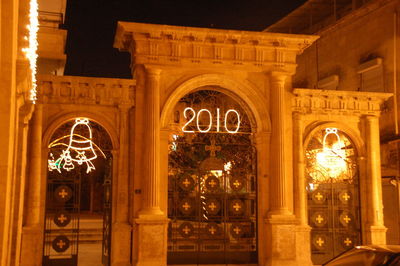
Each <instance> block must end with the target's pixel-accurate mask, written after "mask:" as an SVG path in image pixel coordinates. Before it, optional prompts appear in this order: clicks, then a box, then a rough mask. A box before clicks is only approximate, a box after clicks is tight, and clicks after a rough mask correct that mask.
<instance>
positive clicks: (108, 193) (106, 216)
mask: <svg viewBox="0 0 400 266" xmlns="http://www.w3.org/2000/svg"><path fill="white" fill-rule="evenodd" d="M110 156H111V154H110ZM111 162H112V161H111V160H109V161H107V162H106V168H105V173H104V199H103V203H104V205H103V206H104V208H103V244H102V251H103V252H102V262H103V265H105V266H109V265H110V263H111V260H110V255H111V215H112V212H111V198H112V186H111V185H112V183H111V176H112V174H111V172H112V163H111Z"/></svg>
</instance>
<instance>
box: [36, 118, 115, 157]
mask: <svg viewBox="0 0 400 266" xmlns="http://www.w3.org/2000/svg"><path fill="white" fill-rule="evenodd" d="M76 117H87V118H89V119H90V120H93V121H95V122H96V123H97V124H99V125H100V126H102V127H103V128H104V129H105V130H106V132H107V133H108V135H109V136H110V139H111V143H112V146H113V149H114V150H118V149H119V138H118V132H117V131H116V130H115V129H114V127H113V125H112V124H111V123H110V122H109V121H108V120H107V118H106V117H104V116H102V115H97V114H94V113H91V112H82V111H77V112H69V113H63V114H60V115H59V116H57V117H56V118H54V119H52V120H50V121H49V122H48V124H47V127H46V129H45V130H44V133H43V138H42V140H43V141H42V143H43V145H45V146H47V145H48V144H49V141H50V139H51V136H52V135H53V134H54V132H55V131H56V130H57V128H59V127H60V126H61V125H62V124H64V123H65V122H67V121H69V120H72V119H74V118H76Z"/></svg>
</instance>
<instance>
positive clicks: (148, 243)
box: [135, 215, 169, 266]
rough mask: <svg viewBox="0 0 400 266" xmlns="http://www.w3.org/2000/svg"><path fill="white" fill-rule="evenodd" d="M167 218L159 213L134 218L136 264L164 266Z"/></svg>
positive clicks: (137, 265) (140, 265)
mask: <svg viewBox="0 0 400 266" xmlns="http://www.w3.org/2000/svg"><path fill="white" fill-rule="evenodd" d="M168 221H169V220H168V219H167V218H165V216H160V215H140V216H139V218H138V219H135V223H136V225H137V228H136V234H137V235H136V237H135V238H136V240H137V241H136V249H135V250H136V252H137V256H136V257H137V262H136V264H135V265H136V266H166V265H167V240H168V239H167V238H168V231H167V230H168Z"/></svg>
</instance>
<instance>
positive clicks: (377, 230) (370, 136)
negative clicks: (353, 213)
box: [365, 115, 387, 244]
mask: <svg viewBox="0 0 400 266" xmlns="http://www.w3.org/2000/svg"><path fill="white" fill-rule="evenodd" d="M365 121H366V146H367V178H368V180H367V191H368V208H370V209H369V211H368V212H367V213H368V228H367V230H366V231H367V237H366V239H367V243H368V244H386V230H387V228H386V227H385V226H384V224H383V205H382V180H381V171H380V167H381V158H380V140H379V118H378V117H377V116H374V115H368V116H365Z"/></svg>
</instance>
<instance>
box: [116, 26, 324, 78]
mask: <svg viewBox="0 0 400 266" xmlns="http://www.w3.org/2000/svg"><path fill="white" fill-rule="evenodd" d="M317 38H318V37H317V36H310V35H294V34H277V33H268V32H250V31H237V30H220V29H207V28H191V27H179V26H169V25H155V24H143V23H133V22H118V26H117V33H116V36H115V41H114V47H116V48H118V49H120V50H124V51H129V52H131V54H132V58H133V60H134V63H135V64H164V65H175V66H182V65H187V64H192V65H199V66H202V65H207V66H210V65H214V66H216V67H221V66H225V67H229V68H236V69H238V68H239V69H240V68H246V69H247V70H249V71H250V70H252V71H268V70H270V69H271V68H284V69H287V70H289V72H294V70H295V67H296V55H298V54H300V53H301V52H302V51H303V50H304V49H305V48H307V47H308V46H310V45H311V44H312V43H313V42H314V41H315V40H316V39H317ZM249 68H250V69H249Z"/></svg>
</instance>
